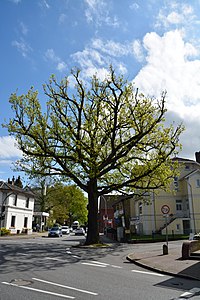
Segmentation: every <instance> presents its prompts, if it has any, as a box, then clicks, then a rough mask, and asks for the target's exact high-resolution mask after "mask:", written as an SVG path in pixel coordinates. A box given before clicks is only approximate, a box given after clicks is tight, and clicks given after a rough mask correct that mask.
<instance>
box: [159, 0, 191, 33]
mask: <svg viewBox="0 0 200 300" xmlns="http://www.w3.org/2000/svg"><path fill="white" fill-rule="evenodd" d="M195 18H196V16H195V15H194V12H193V8H192V6H191V5H189V4H184V3H181V4H180V3H176V2H174V1H167V3H166V6H165V7H163V8H162V9H160V11H159V14H158V16H157V21H156V27H160V26H164V27H165V28H169V27H170V26H171V25H185V26H186V27H187V26H189V25H190V23H191V21H194V19H195Z"/></svg>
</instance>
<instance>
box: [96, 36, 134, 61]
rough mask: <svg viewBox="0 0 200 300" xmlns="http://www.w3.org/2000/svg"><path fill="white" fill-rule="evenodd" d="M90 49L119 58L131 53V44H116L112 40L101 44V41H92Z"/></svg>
mask: <svg viewBox="0 0 200 300" xmlns="http://www.w3.org/2000/svg"><path fill="white" fill-rule="evenodd" d="M91 46H92V47H94V48H95V49H98V50H100V51H102V52H104V53H106V54H108V55H111V56H115V57H120V56H123V55H128V54H130V53H131V50H132V49H131V44H130V43H124V44H122V43H116V42H114V41H112V40H108V41H106V42H103V41H102V40H101V39H94V40H93V41H92V45H91Z"/></svg>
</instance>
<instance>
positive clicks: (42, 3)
mask: <svg viewBox="0 0 200 300" xmlns="http://www.w3.org/2000/svg"><path fill="white" fill-rule="evenodd" d="M39 5H40V7H41V8H45V9H49V8H50V5H49V3H48V2H47V1H46V0H40V2H39Z"/></svg>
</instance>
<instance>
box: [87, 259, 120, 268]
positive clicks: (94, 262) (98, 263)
mask: <svg viewBox="0 0 200 300" xmlns="http://www.w3.org/2000/svg"><path fill="white" fill-rule="evenodd" d="M90 263H93V264H97V265H102V266H110V267H112V268H117V269H122V267H120V266H115V265H110V264H107V263H103V262H100V261H96V260H92V261H90Z"/></svg>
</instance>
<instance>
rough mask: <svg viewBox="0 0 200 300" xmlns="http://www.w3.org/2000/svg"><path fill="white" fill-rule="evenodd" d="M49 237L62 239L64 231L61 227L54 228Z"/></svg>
mask: <svg viewBox="0 0 200 300" xmlns="http://www.w3.org/2000/svg"><path fill="white" fill-rule="evenodd" d="M48 236H49V237H60V236H62V230H61V229H60V228H59V227H52V228H51V229H50V231H49V233H48Z"/></svg>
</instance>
